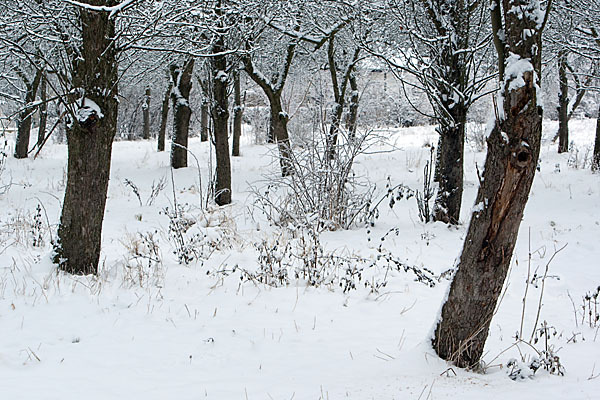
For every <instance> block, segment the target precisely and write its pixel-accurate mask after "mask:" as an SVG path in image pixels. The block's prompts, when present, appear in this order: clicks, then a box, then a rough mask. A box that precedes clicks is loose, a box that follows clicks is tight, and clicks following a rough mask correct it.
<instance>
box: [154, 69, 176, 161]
mask: <svg viewBox="0 0 600 400" xmlns="http://www.w3.org/2000/svg"><path fill="white" fill-rule="evenodd" d="M168 75H169V84H168V86H167V90H165V96H164V97H163V102H162V108H161V113H160V130H159V131H158V151H165V136H166V132H167V121H168V120H169V98H170V97H171V90H172V89H173V80H172V79H171V76H170V74H168Z"/></svg>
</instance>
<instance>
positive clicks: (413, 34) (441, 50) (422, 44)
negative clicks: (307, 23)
mask: <svg viewBox="0 0 600 400" xmlns="http://www.w3.org/2000/svg"><path fill="white" fill-rule="evenodd" d="M387 6H388V7H389V12H387V13H386V14H387V19H384V20H385V21H386V25H385V27H386V31H387V33H383V32H382V35H387V36H389V35H390V34H394V35H395V37H394V38H387V37H386V40H389V41H390V42H391V43H393V47H391V48H390V46H388V49H389V50H388V53H387V54H386V53H382V52H381V51H379V52H378V51H376V48H371V52H372V53H374V54H376V55H378V56H379V57H382V58H384V59H385V60H386V61H387V62H388V64H389V65H390V66H391V67H392V71H393V72H394V73H395V74H396V76H397V77H398V78H399V79H400V81H401V82H402V84H403V85H404V86H410V87H415V88H418V89H419V90H421V91H422V92H423V93H425V95H426V96H427V98H428V100H429V103H430V104H431V108H432V110H433V115H431V117H433V119H434V120H435V121H436V123H437V124H438V127H437V132H438V134H439V140H438V146H437V160H436V169H435V180H436V181H437V182H438V185H439V186H438V192H437V196H436V199H435V205H434V209H433V218H434V220H436V221H442V222H445V223H450V224H458V222H459V217H460V209H461V203H462V193H463V164H464V141H465V130H466V123H467V115H468V111H469V108H470V107H471V105H472V104H473V103H474V102H475V101H477V100H478V99H480V98H481V97H483V96H485V95H486V94H487V93H486V92H485V90H484V89H485V87H486V85H487V83H488V82H489V81H490V79H491V78H493V75H492V74H490V73H487V72H486V71H485V52H486V50H487V48H488V44H489V28H488V27H487V24H486V22H485V21H486V18H487V13H486V12H485V10H486V4H484V1H482V0H420V1H409V0H390V1H389V2H387ZM385 11H386V10H384V12H385ZM387 28H389V29H387ZM389 54H394V56H390V55H389ZM409 101H410V100H409ZM416 111H417V112H420V113H424V111H423V110H416Z"/></svg>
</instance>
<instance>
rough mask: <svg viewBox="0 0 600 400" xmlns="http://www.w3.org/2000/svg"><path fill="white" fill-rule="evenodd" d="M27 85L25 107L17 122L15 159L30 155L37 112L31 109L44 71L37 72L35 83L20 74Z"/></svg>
mask: <svg viewBox="0 0 600 400" xmlns="http://www.w3.org/2000/svg"><path fill="white" fill-rule="evenodd" d="M20 75H21V77H22V79H23V81H24V83H25V88H26V89H25V105H24V106H23V109H22V110H21V111H20V112H19V118H18V120H17V138H16V141H15V154H14V156H15V158H27V154H28V153H29V138H30V136H31V116H32V114H33V112H34V111H35V107H31V103H32V102H33V101H35V96H36V94H37V90H38V86H39V84H40V80H41V79H42V75H43V74H42V70H41V69H38V70H36V72H35V77H34V78H33V81H31V82H29V81H28V80H27V78H26V77H25V75H24V74H20Z"/></svg>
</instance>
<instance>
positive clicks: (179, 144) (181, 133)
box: [171, 57, 194, 169]
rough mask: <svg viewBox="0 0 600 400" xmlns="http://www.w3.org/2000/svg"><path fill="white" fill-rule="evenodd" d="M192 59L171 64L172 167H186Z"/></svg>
mask: <svg viewBox="0 0 600 400" xmlns="http://www.w3.org/2000/svg"><path fill="white" fill-rule="evenodd" d="M193 71H194V59H193V58H191V57H190V58H188V60H187V61H186V62H185V63H184V65H183V66H182V67H181V68H179V67H177V66H176V65H171V78H172V81H173V82H175V84H174V88H173V90H172V91H171V100H172V101H173V138H172V141H171V166H172V167H173V168H176V169H177V168H185V167H187V147H188V137H189V128H190V116H191V115H192V110H191V109H190V103H189V98H190V91H191V90H192V73H193Z"/></svg>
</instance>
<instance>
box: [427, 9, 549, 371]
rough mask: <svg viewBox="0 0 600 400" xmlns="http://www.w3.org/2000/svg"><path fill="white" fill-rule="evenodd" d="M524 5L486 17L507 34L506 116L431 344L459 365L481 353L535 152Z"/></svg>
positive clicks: (533, 51) (536, 35) (538, 114)
mask: <svg viewBox="0 0 600 400" xmlns="http://www.w3.org/2000/svg"><path fill="white" fill-rule="evenodd" d="M528 5H529V6H531V7H532V9H529V10H528V13H524V14H518V15H517V14H515V13H512V12H511V11H510V10H512V9H514V7H521V6H522V3H521V0H503V7H502V11H503V13H502V14H501V13H500V12H499V11H500V0H498V2H497V3H496V4H494V6H495V7H494V8H492V18H494V13H495V12H496V14H495V16H496V17H497V18H500V19H501V21H500V23H501V24H502V25H503V27H504V32H505V37H506V42H505V44H504V45H503V46H502V47H501V48H499V49H497V50H498V56H499V57H498V58H499V59H500V60H502V59H504V57H503V56H504V54H510V57H506V69H505V70H506V71H511V73H510V74H509V75H507V76H506V78H504V77H502V76H500V78H501V82H503V92H504V96H503V99H504V101H503V104H502V105H500V106H501V107H503V111H504V112H503V113H499V115H502V114H503V116H504V118H503V119H501V120H499V121H496V126H495V127H494V129H493V130H492V132H491V133H490V136H489V138H488V152H487V157H486V161H485V170H484V173H483V178H482V180H481V184H480V187H479V190H478V192H477V197H476V200H475V201H476V206H475V208H474V211H473V215H472V217H471V222H470V224H469V229H468V231H467V236H466V238H465V241H464V245H463V250H462V253H461V255H460V258H459V261H458V266H457V270H456V273H455V276H454V279H453V280H452V283H451V284H450V290H449V293H448V298H447V300H446V302H445V303H444V305H443V307H442V313H441V317H440V319H439V321H438V323H437V326H436V328H435V330H434V338H433V343H432V344H433V347H434V349H435V351H436V352H437V354H438V355H439V356H440V357H441V358H443V359H446V360H449V361H453V362H455V363H456V365H457V366H459V367H476V366H478V364H479V360H480V358H481V356H482V354H483V348H484V345H485V341H486V339H487V335H488V330H489V326H490V323H491V320H492V317H493V315H494V311H495V308H496V305H497V303H498V299H499V297H500V293H501V291H502V287H503V285H504V280H505V279H506V274H507V272H508V267H509V265H510V262H511V258H512V254H513V250H514V247H515V242H516V240H517V234H518V231H519V226H520V224H521V220H522V218H523V212H524V209H525V205H526V203H527V199H528V197H529V191H530V189H531V184H532V182H533V177H534V175H535V170H536V165H537V160H538V156H539V151H540V141H541V133H542V108H541V107H539V106H538V105H537V96H538V93H537V90H536V88H538V87H539V84H540V82H539V77H540V70H541V30H542V29H543V28H542V27H543V24H540V23H539V21H538V19H537V18H538V16H539V15H540V10H539V3H538V2H531V3H528ZM521 15H525V16H526V18H522V17H521ZM502 21H503V22H502ZM498 22H499V21H496V23H498ZM525 30H526V31H527V32H528V34H527V35H525V34H524V32H525ZM496 32H497V31H496ZM523 38H526V39H523ZM512 71H517V72H515V73H513V72H512Z"/></svg>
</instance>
